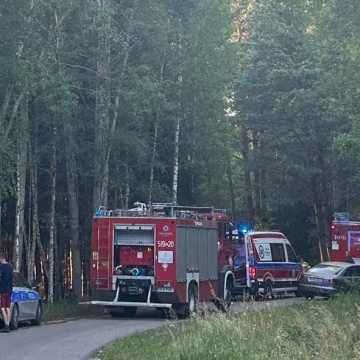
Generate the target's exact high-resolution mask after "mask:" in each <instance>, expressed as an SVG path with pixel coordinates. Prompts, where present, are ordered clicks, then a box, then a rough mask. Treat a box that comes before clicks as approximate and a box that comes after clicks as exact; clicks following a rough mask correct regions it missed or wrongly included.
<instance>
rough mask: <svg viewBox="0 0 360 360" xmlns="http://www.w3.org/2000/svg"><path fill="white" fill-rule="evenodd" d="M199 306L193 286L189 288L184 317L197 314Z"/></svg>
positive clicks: (194, 286) (196, 292)
mask: <svg viewBox="0 0 360 360" xmlns="http://www.w3.org/2000/svg"><path fill="white" fill-rule="evenodd" d="M198 305H199V299H198V291H197V286H196V285H195V284H190V286H189V300H188V302H187V304H186V305H185V317H190V316H192V315H194V314H196V313H197V311H198Z"/></svg>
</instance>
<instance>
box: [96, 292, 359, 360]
mask: <svg viewBox="0 0 360 360" xmlns="http://www.w3.org/2000/svg"><path fill="white" fill-rule="evenodd" d="M100 358H101V359H102V360H123V359H124V360H125V359H126V360H128V359H132V360H136V359H141V360H147V359H149V360H150V359H151V360H152V359H159V360H165V359H166V360H176V359H179V360H184V359H194V360H202V359H203V360H207V359H235V360H236V359H239V360H240V359H247V360H248V359H250V360H251V359H254V360H255V359H256V360H263V359H264V360H265V359H266V360H269V359H274V360H275V359H276V360H278V359H284V360H285V359H286V360H289V359H291V360H293V359H301V360H306V359H324V360H325V359H326V360H331V359H334V360H335V359H336V360H342V359H343V360H345V359H346V360H349V359H360V297H359V295H356V294H347V295H341V296H337V297H335V298H334V299H331V300H329V301H308V302H306V303H304V304H301V305H296V306H292V307H287V308H274V309H272V310H270V311H267V310H266V311H259V312H248V313H243V314H239V315H233V316H231V315H221V314H219V315H211V316H210V315H209V316H208V317H205V318H196V319H192V320H190V321H185V322H178V323H169V324H168V325H167V326H165V327H163V328H161V329H159V330H157V331H149V332H146V333H142V334H138V335H135V336H130V337H128V338H126V339H123V340H119V341H117V342H115V343H113V344H111V345H110V346H109V347H107V348H105V349H104V350H103V351H102V352H101V354H100Z"/></svg>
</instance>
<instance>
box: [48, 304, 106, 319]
mask: <svg viewBox="0 0 360 360" xmlns="http://www.w3.org/2000/svg"><path fill="white" fill-rule="evenodd" d="M98 314H99V310H98V309H96V308H94V307H90V306H87V305H79V304H78V303H77V302H74V301H65V300H64V301H56V302H54V303H53V304H50V303H45V304H43V321H45V322H47V321H56V320H64V319H68V318H74V317H88V316H91V315H98Z"/></svg>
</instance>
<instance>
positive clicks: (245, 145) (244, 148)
mask: <svg viewBox="0 0 360 360" xmlns="http://www.w3.org/2000/svg"><path fill="white" fill-rule="evenodd" d="M241 153H242V157H243V161H244V178H245V193H246V209H247V213H248V214H247V215H248V216H249V217H251V218H253V216H254V203H253V197H252V192H253V191H252V184H251V173H250V169H249V137H248V134H247V130H246V128H245V127H244V126H242V128H241Z"/></svg>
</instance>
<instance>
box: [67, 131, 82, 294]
mask: <svg viewBox="0 0 360 360" xmlns="http://www.w3.org/2000/svg"><path fill="white" fill-rule="evenodd" d="M68 126H69V125H68ZM65 136H66V139H67V141H68V144H67V149H68V151H67V159H66V175H67V190H68V196H69V200H68V201H69V219H70V234H71V237H70V250H71V268H72V274H70V278H71V280H72V289H73V292H74V295H75V296H76V297H77V298H80V297H81V256H80V237H79V235H80V225H79V222H80V220H79V196H78V173H77V165H76V159H75V157H74V151H73V150H74V141H73V134H72V133H71V129H67V131H65Z"/></svg>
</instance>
